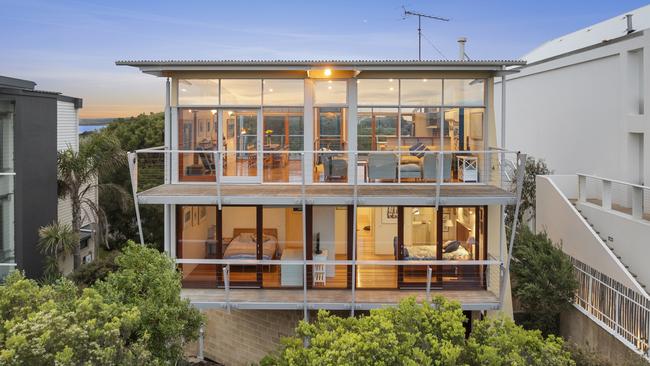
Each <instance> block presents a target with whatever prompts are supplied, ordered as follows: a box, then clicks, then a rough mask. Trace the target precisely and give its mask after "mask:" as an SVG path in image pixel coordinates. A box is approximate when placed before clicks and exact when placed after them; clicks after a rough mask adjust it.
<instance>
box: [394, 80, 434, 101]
mask: <svg viewBox="0 0 650 366" xmlns="http://www.w3.org/2000/svg"><path fill="white" fill-rule="evenodd" d="M400 104H401V105H405V106H439V105H442V80H440V79H401V80H400Z"/></svg>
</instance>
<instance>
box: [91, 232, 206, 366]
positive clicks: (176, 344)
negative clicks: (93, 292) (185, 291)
mask: <svg viewBox="0 0 650 366" xmlns="http://www.w3.org/2000/svg"><path fill="white" fill-rule="evenodd" d="M115 263H116V264H117V268H118V270H117V271H115V272H113V273H109V274H108V276H107V277H106V279H105V280H101V281H98V282H97V283H95V285H94V287H95V288H96V289H97V290H98V291H99V293H100V294H102V295H103V296H104V297H105V298H106V299H107V300H108V301H112V302H116V303H122V304H126V305H129V306H134V307H136V308H137V309H138V310H139V311H140V315H141V316H140V320H141V321H140V322H138V323H137V324H136V329H137V332H138V334H147V335H150V337H149V338H148V339H147V340H146V346H147V349H148V350H149V351H150V352H151V353H152V354H153V355H154V356H155V357H156V358H158V359H160V360H164V361H166V362H173V361H176V360H178V359H180V358H181V356H182V354H183V346H184V344H185V342H186V341H192V340H196V339H197V337H198V332H199V328H200V327H201V324H202V322H203V318H202V316H201V314H200V312H199V311H198V310H197V309H196V308H194V307H192V306H191V305H190V303H189V300H183V299H181V277H180V274H179V273H178V272H177V271H176V270H175V266H174V262H173V260H172V259H170V258H169V257H168V256H166V255H165V254H162V253H160V252H158V250H156V249H154V248H148V247H145V246H142V245H139V244H135V243H134V242H132V241H130V242H128V243H127V245H126V246H125V247H124V249H123V253H122V254H120V255H118V256H117V257H116V258H115Z"/></svg>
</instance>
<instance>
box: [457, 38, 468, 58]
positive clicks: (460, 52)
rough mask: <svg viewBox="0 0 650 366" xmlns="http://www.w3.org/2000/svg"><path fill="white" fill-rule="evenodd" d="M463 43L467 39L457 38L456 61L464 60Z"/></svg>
mask: <svg viewBox="0 0 650 366" xmlns="http://www.w3.org/2000/svg"><path fill="white" fill-rule="evenodd" d="M465 42H467V38H465V37H460V38H458V59H459V60H461V61H463V60H465Z"/></svg>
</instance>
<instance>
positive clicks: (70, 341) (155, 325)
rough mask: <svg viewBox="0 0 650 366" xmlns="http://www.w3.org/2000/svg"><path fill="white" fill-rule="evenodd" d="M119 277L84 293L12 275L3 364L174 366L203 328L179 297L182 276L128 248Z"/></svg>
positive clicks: (161, 260) (1, 291)
mask: <svg viewBox="0 0 650 366" xmlns="http://www.w3.org/2000/svg"><path fill="white" fill-rule="evenodd" d="M115 264H116V265H117V270H116V271H115V272H113V273H109V274H108V275H107V276H106V277H105V279H104V280H99V281H97V282H96V283H94V284H92V285H91V286H89V287H87V288H85V289H83V290H79V289H78V288H77V287H76V286H75V285H74V283H72V282H71V281H70V280H68V279H60V280H58V281H57V282H56V283H55V284H52V285H43V286H39V285H38V284H37V283H36V282H34V281H32V280H28V279H25V278H24V276H23V275H22V274H21V273H20V272H14V273H12V274H11V275H10V276H9V277H8V278H7V281H6V283H5V284H3V285H0V324H2V326H0V364H1V365H55V364H56V365H70V366H72V365H168V364H174V363H175V362H176V361H178V360H179V359H180V358H181V356H182V349H183V346H184V345H185V342H187V341H192V340H195V339H196V338H197V336H198V330H199V327H200V326H201V323H202V321H203V319H202V317H201V315H200V313H199V312H198V310H197V309H195V308H193V307H192V306H191V305H190V304H189V302H188V301H186V300H181V298H180V288H181V285H180V274H179V273H178V272H177V271H176V270H175V269H174V267H173V263H172V261H171V259H169V258H168V257H167V256H166V255H164V254H161V253H159V252H158V251H157V250H155V249H151V248H147V247H144V246H141V245H137V244H134V243H133V242H130V243H128V244H127V245H126V246H125V249H124V253H122V254H119V255H117V257H116V258H115Z"/></svg>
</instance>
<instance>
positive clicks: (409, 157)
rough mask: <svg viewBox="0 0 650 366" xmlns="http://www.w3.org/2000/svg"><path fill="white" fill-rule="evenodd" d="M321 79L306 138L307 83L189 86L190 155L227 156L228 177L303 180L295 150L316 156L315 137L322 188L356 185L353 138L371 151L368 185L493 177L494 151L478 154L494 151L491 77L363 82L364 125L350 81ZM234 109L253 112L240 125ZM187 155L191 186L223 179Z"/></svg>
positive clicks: (185, 138)
mask: <svg viewBox="0 0 650 366" xmlns="http://www.w3.org/2000/svg"><path fill="white" fill-rule="evenodd" d="M311 82H313V95H312V96H311V98H312V99H311V103H310V104H312V105H313V106H314V109H313V120H312V121H313V128H311V131H312V132H311V136H306V135H305V131H306V129H305V126H304V124H305V123H310V121H306V120H305V113H304V105H305V90H306V89H305V80H304V79H261V78H260V79H181V80H179V81H178V88H179V91H178V95H179V104H180V105H181V106H182V105H192V104H196V105H200V107H195V108H191V107H185V108H179V129H180V131H179V147H180V149H186V150H189V149H191V150H208V151H214V150H217V151H218V150H222V151H224V152H226V154H224V162H223V164H224V165H223V172H224V173H223V175H224V176H229V177H247V178H248V179H249V180H250V179H254V180H257V181H262V182H300V181H301V180H302V179H301V177H302V175H303V168H302V165H301V162H300V159H301V154H296V153H295V152H298V151H304V150H305V149H308V150H310V149H309V147H308V146H306V145H305V142H306V141H309V140H311V141H313V145H312V147H311V150H314V151H315V153H314V155H313V171H314V175H313V179H312V181H314V182H347V181H348V179H349V177H348V175H349V172H350V171H354V170H355V169H350V167H349V163H350V162H349V161H348V159H349V155H347V154H346V153H343V151H346V150H347V149H348V148H349V144H348V142H349V141H348V139H349V138H354V139H355V140H356V141H355V142H356V151H360V152H362V153H360V154H359V155H358V161H359V163H358V167H357V171H358V174H359V177H360V178H361V180H362V181H364V182H368V183H376V182H403V181H404V182H420V181H424V182H427V181H428V182H435V181H436V180H437V179H439V178H440V177H441V175H440V169H439V167H440V165H441V164H442V179H443V181H444V182H480V181H482V179H484V178H485V177H484V176H485V175H487V174H486V173H488V172H487V171H486V170H485V165H486V164H485V162H486V159H485V153H475V152H477V151H484V150H486V144H485V141H486V134H485V133H484V128H485V121H486V107H485V85H486V79H480V78H479V79H469V78H467V79H447V78H381V79H358V80H356V89H357V90H356V93H357V98H356V101H357V106H356V111H355V112H356V113H355V114H356V120H355V121H348V115H349V112H351V111H350V110H349V107H350V106H348V105H347V103H348V82H349V80H340V79H338V80H326V79H313V80H312V81H311ZM308 97H309V96H308ZM206 103H208V105H206ZM237 106H241V107H237ZM202 108H203V109H202ZM208 108H214V109H208ZM232 108H247V109H250V110H244V109H240V110H238V113H237V117H238V118H233V113H234V109H232ZM310 114H311V113H310ZM240 117H241V118H240ZM242 118H243V120H242ZM219 123H221V138H217V134H218V133H219V132H218V130H217V128H216V126H217V125H218V124H219ZM348 123H352V124H353V127H354V128H353V130H350V131H349V130H348V127H347V125H348ZM353 133H354V134H355V135H356V136H355V135H354V134H353ZM349 134H353V135H352V136H348V135H349ZM219 141H222V142H223V144H222V145H220V143H219ZM219 146H221V147H219ZM248 151H250V152H248ZM337 151H339V152H338V153H337ZM375 152H376V153H375ZM389 152H395V153H389ZM436 152H442V153H436ZM181 155H184V156H182V158H181V159H180V160H182V161H181V165H183V166H182V167H181V171H180V172H181V174H180V175H181V177H182V178H183V180H186V181H187V180H196V181H201V180H205V179H212V178H211V177H214V174H215V165H216V164H215V162H214V161H213V160H214V158H213V157H212V155H210V154H207V153H192V154H189V153H188V154H185V153H181ZM202 155H205V156H202ZM440 157H442V161H441V160H440ZM305 173H306V172H305ZM485 179H487V178H485Z"/></svg>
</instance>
